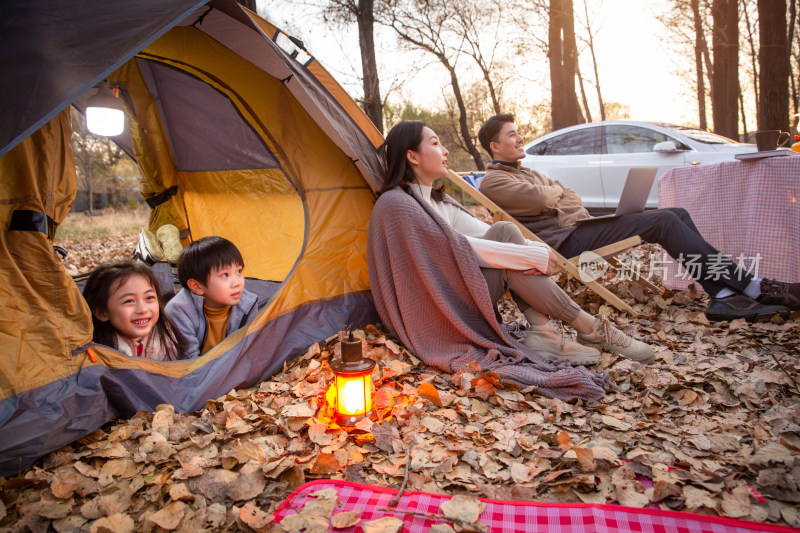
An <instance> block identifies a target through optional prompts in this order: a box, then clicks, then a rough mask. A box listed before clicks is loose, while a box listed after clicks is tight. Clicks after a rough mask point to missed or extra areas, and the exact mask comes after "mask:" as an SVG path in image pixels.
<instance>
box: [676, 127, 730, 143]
mask: <svg viewBox="0 0 800 533" xmlns="http://www.w3.org/2000/svg"><path fill="white" fill-rule="evenodd" d="M672 128H673V129H676V130H678V131H679V132H681V133H682V134H684V135H686V136H687V137H689V138H690V139H692V140H695V141H697V142H701V143H703V144H739V143H737V142H736V141H734V140H733V139H728V138H727V137H723V136H722V135H717V134H716V133H711V132H708V131H703V130H694V129H691V128H680V127H677V128H676V127H674V126H673V127H672Z"/></svg>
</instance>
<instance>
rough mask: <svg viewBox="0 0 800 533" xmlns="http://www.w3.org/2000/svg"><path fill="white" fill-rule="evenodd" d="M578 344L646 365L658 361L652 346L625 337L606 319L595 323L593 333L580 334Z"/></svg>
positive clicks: (600, 318) (600, 319) (599, 318)
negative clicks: (590, 346) (600, 349)
mask: <svg viewBox="0 0 800 533" xmlns="http://www.w3.org/2000/svg"><path fill="white" fill-rule="evenodd" d="M578 342H580V343H582V344H588V345H592V346H596V347H598V348H602V349H603V350H606V351H609V352H611V353H615V354H617V355H621V356H622V357H624V358H626V359H630V360H632V361H638V362H640V363H643V364H645V365H647V364H650V363H652V362H653V361H655V359H656V356H655V353H654V352H653V347H652V346H650V345H649V344H646V343H644V342H642V341H637V340H636V339H634V338H633V337H630V336H628V335H625V334H624V333H623V332H621V331H620V330H618V329H617V328H615V327H614V326H612V325H611V322H609V321H608V319H607V318H605V317H598V318H597V319H596V320H595V321H594V324H593V325H592V333H590V334H586V333H580V332H579V333H578Z"/></svg>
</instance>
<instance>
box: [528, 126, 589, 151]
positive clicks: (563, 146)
mask: <svg viewBox="0 0 800 533" xmlns="http://www.w3.org/2000/svg"><path fill="white" fill-rule="evenodd" d="M599 129H600V128H581V129H579V130H573V131H570V132H568V133H563V134H561V135H557V136H555V137H550V138H549V139H546V140H543V141H540V142H538V143H536V144H534V145H532V146H531V147H530V148H528V149H527V150H526V152H527V153H528V154H530V155H591V154H599V153H600V151H599V150H598V146H597V142H596V137H597V131H598V130H599Z"/></svg>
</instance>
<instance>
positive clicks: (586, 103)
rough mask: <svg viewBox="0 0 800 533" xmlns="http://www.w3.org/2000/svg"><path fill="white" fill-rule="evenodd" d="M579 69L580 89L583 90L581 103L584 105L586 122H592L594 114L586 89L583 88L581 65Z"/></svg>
mask: <svg viewBox="0 0 800 533" xmlns="http://www.w3.org/2000/svg"><path fill="white" fill-rule="evenodd" d="M577 67H578V87H580V88H581V102H582V103H583V111H584V117H586V122H592V112H591V111H590V110H589V100H587V99H586V88H585V87H584V86H583V83H584V82H583V76H581V70H580V65H577Z"/></svg>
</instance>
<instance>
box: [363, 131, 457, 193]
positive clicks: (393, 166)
mask: <svg viewBox="0 0 800 533" xmlns="http://www.w3.org/2000/svg"><path fill="white" fill-rule="evenodd" d="M424 127H425V123H423V122H422V121H421V120H404V121H402V122H399V123H397V124H395V126H394V127H393V128H392V129H391V130H389V133H388V134H387V135H386V142H384V143H383V158H384V160H385V161H386V175H385V176H384V180H383V187H381V190H380V193H379V194H383V193H385V192H386V191H388V190H391V189H394V188H395V187H400V188H401V189H403V190H404V191H406V192H409V188H408V186H409V184H411V183H414V181H415V180H414V170H413V169H412V168H411V165H409V163H408V159H407V158H406V154H407V153H408V151H409V150H414V151H415V152H416V151H418V150H419V145H420V144H421V143H422V128H424ZM431 196H432V198H433V199H434V200H436V201H441V199H442V197H443V196H444V187H437V188H435V189H433V192H432V194H431Z"/></svg>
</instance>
